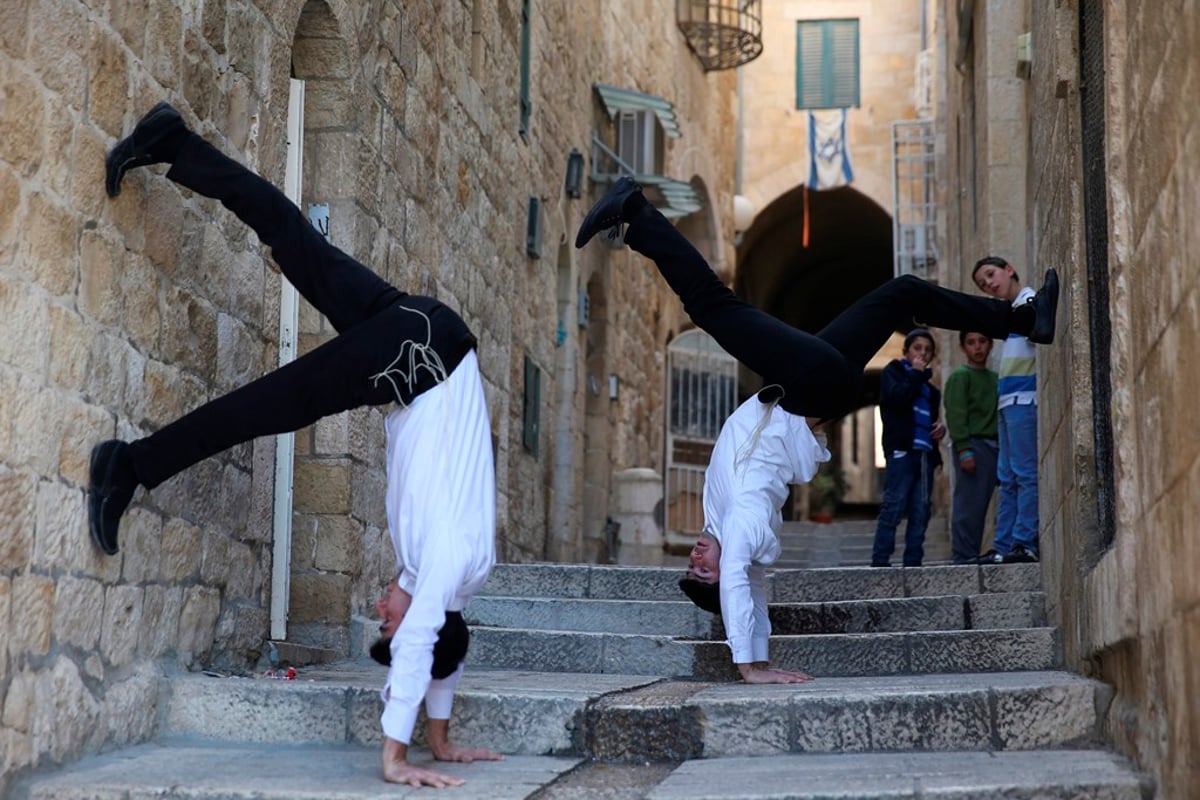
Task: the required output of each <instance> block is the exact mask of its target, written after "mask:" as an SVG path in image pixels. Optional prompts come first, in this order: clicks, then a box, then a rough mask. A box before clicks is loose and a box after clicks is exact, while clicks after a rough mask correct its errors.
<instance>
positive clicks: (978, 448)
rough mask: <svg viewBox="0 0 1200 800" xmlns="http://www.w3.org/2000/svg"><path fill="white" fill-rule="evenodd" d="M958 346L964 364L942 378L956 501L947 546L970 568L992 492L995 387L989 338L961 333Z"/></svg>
mask: <svg viewBox="0 0 1200 800" xmlns="http://www.w3.org/2000/svg"><path fill="white" fill-rule="evenodd" d="M958 343H959V346H960V347H962V351H963V354H964V355H965V356H966V357H967V363H966V364H964V365H962V366H961V367H959V368H958V369H956V370H954V372H952V373H951V374H950V377H949V378H947V379H946V387H945V406H946V429H947V431H948V432H949V433H950V440H951V441H952V442H953V448H954V457H953V458H952V459H951V461H953V462H954V503H953V510H952V512H951V517H950V548H951V556H952V557H953V559H954V563H955V564H974V563H976V561H977V559H978V558H979V551H980V548H981V546H982V544H983V528H984V524H985V521H986V517H987V509H988V504H989V503H990V502H991V500H992V492H993V491H995V489H996V464H997V460H998V458H999V442H998V441H997V438H996V421H997V411H996V397H997V395H996V383H997V380H998V377H997V375H996V373H995V372H992V370H990V369H988V366H987V362H988V356H990V355H991V353H992V340H991V339H990V338H989V337H987V336H985V335H984V334H982V333H974V332H968V331H962V332H961V333H959V334H958Z"/></svg>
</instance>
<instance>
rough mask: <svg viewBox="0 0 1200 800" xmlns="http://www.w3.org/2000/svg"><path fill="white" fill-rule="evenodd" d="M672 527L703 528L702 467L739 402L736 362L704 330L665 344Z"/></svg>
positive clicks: (667, 488) (668, 523) (668, 522)
mask: <svg viewBox="0 0 1200 800" xmlns="http://www.w3.org/2000/svg"><path fill="white" fill-rule="evenodd" d="M667 358H668V375H669V383H668V386H667V470H666V486H665V487H664V488H665V495H666V506H667V519H666V528H667V530H668V531H671V532H674V533H682V534H696V533H699V532H700V531H702V530H703V529H704V470H705V468H706V467H707V465H708V459H709V456H710V455H711V454H712V449H713V444H714V443H715V442H716V441H717V434H718V433H720V431H721V426H722V425H723V424H724V423H725V419H726V418H727V417H728V416H729V415H730V414H732V413H733V409H734V407H735V404H736V402H737V361H736V359H734V358H733V356H731V355H729V354H728V353H726V352H725V351H724V350H722V349H721V346H720V345H718V344H717V343H716V340H714V339H713V338H712V337H711V336H709V335H708V334H707V333H705V332H704V331H701V330H691V331H687V332H685V333H682V334H680V335H679V336H678V337H676V339H675V341H673V342H671V345H670V347H668V348H667Z"/></svg>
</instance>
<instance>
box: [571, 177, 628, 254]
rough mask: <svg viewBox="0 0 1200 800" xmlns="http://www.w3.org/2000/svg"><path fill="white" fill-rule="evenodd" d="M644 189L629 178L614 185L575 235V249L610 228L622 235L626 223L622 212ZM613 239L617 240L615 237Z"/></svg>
mask: <svg viewBox="0 0 1200 800" xmlns="http://www.w3.org/2000/svg"><path fill="white" fill-rule="evenodd" d="M641 190H642V187H641V186H639V185H638V183H637V181H635V180H634V179H633V178H630V177H628V176H626V177H624V178H621V179H620V180H618V181H617V182H616V183H614V184H613V185H612V186H611V187H609V190H608V191H607V192H605V193H604V196H603V197H601V198H600V199H599V200H597V201H596V205H594V206H592V209H591V210H590V211H588V213H587V216H586V217H584V218H583V224H581V225H580V226H579V233H577V234H575V247H576V248H580V247H583V246H584V245H585V244H587V243H588V242H590V241H591V240H592V237H593V236H595V235H596V234H597V233H599V232H600V231H603V230H607V229H609V228H616V229H617V232H618V235H619V234H620V228H621V223H622V222H624V221H625V219H624V217H623V216H622V211H623V210H624V208H625V201H626V200H628V199H629V196H630V195H632V194H634V193H636V192H640V191H641ZM613 238H616V237H615V236H614V237H613Z"/></svg>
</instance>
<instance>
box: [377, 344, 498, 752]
mask: <svg viewBox="0 0 1200 800" xmlns="http://www.w3.org/2000/svg"><path fill="white" fill-rule="evenodd" d="M385 426H386V428H387V470H388V490H387V515H388V526H389V527H390V529H391V536H392V544H393V546H394V547H395V548H396V565H397V567H398V570H399V575H400V577H399V585H400V588H401V589H403V590H404V591H406V592H408V593H409V594H410V595H412V604H411V605H410V606H409V608H408V611H407V612H406V613H405V615H404V619H403V620H402V621H401V622H400V625H399V627H398V628H397V629H396V633H395V635H394V636H393V638H392V666H391V668H390V669H389V671H388V677H387V684H386V685H385V686H384V688H383V692H382V696H383V700H384V710H383V716H382V718H381V720H380V722H381V724H382V726H383V732H384V734H385V735H386V736H387V737H388V738H391V739H395V740H396V741H398V742H403V743H404V744H408V743H409V740H410V739H411V737H412V731H413V726H414V725H415V724H416V719H417V711H418V709H419V708H420V705H421V700H422V699H423V698H426V693H427V692H429V697H428V698H426V711H427V713H428V714H429V716H430V717H432V718H434V719H448V718H449V716H450V705H451V703H452V702H453V697H454V686H455V685H456V684H457V683H458V677H459V675H461V669H460V670H459V671H458V672H456V673H454V674H453V675H451V676H449V677H448V678H446V679H444V680H443V681H436V682H435V681H432V678H431V676H430V673H429V670H430V667H431V666H432V664H433V645H434V643H435V642H436V640H437V632H438V630H439V629H440V628H441V627H442V625H443V624H444V622H445V619H446V612H447V611H461V610H462V609H463V608H465V607H466V605H467V602H468V601H469V600H470V599H471V597H472V596H473V595H474V594H475V593H476V592H478V591H479V589H480V588H482V586H483V584H484V582H485V581H486V580H487V577H488V574H489V573H490V572H491V569H492V565H493V564H494V563H495V561H496V554H495V532H496V479H495V474H494V467H493V462H492V434H491V426H490V423H489V421H488V413H487V406H486V403H485V402H484V395H483V383H482V381H481V379H480V375H479V363H478V361H477V359H476V355H475V352H474V351H471V352H470V353H468V354H467V355H466V356H465V357H464V358H463V360H462V361H461V362H460V363H459V365H458V366H457V367H456V368H455V369H454V372H452V373H451V374H450V376H449V377H448V378H447V379H446V380H445V381H444V382H442V383H439V384H438V385H437V386H435V387H433V388H432V389H429V390H428V391H426V392H424V393H422V394H420V395H419V396H417V397H416V398H415V399H414V400H413V402H412V403H411V404H410V405H409V406H408V407H407V408H398V409H396V410H395V411H393V412H392V413H391V414H389V415H388V417H387V420H386V422H385ZM431 683H432V684H433V686H432V691H430V689H431Z"/></svg>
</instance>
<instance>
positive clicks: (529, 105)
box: [519, 0, 533, 141]
mask: <svg viewBox="0 0 1200 800" xmlns="http://www.w3.org/2000/svg"><path fill="white" fill-rule="evenodd" d="M531 1H532V0H523V2H522V3H521V126H520V128H519V132H520V134H521V138H522V139H525V140H526V141H528V140H529V118H530V116H532V115H533V101H532V100H531V99H530V98H529V28H530V3H531Z"/></svg>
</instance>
